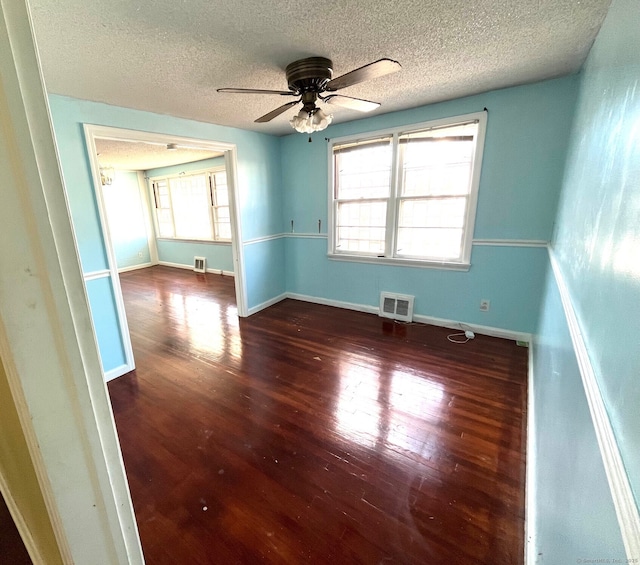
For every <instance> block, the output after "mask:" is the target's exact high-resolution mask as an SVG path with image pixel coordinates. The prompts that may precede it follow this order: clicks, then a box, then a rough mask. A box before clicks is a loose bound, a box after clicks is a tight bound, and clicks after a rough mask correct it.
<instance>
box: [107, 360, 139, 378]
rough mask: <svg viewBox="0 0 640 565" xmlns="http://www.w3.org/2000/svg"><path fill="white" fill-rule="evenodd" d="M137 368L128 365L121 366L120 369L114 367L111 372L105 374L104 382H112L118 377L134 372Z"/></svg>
mask: <svg viewBox="0 0 640 565" xmlns="http://www.w3.org/2000/svg"><path fill="white" fill-rule="evenodd" d="M134 368H135V367H130V366H129V365H127V364H126V363H125V364H124V365H119V366H118V367H114V368H113V369H111V370H110V371H107V372H106V373H105V374H104V380H105V381H106V382H109V381H112V380H113V379H115V378H117V377H121V376H122V375H126V374H127V373H128V372H130V371H132V370H133V369H134Z"/></svg>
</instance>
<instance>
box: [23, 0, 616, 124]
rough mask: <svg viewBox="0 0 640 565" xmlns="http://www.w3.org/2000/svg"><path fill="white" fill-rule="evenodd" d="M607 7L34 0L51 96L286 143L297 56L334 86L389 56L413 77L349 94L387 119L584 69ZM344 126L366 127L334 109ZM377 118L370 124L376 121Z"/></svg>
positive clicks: (600, 0)
mask: <svg viewBox="0 0 640 565" xmlns="http://www.w3.org/2000/svg"><path fill="white" fill-rule="evenodd" d="M609 3H610V0H472V1H470V0H384V1H383V0H378V1H375V2H374V1H372V0H326V1H324V2H311V1H309V0H296V1H292V0H282V1H276V2H263V1H259V0H249V1H242V0H241V1H238V0H217V1H216V2H211V0H110V1H109V2H105V1H104V0H31V7H32V13H33V21H34V26H35V32H36V40H37V42H38V47H39V50H40V56H41V60H42V66H43V70H44V75H45V81H46V84H47V88H48V90H49V91H50V92H53V93H58V94H66V95H69V96H74V97H78V98H83V99H87V100H95V101H100V102H106V103H109V104H114V105H118V106H124V107H128V108H136V109H141V110H149V111H152V112H157V113H160V114H169V115H173V116H180V117H185V118H191V119H195V120H199V121H204V122H211V123H216V124H222V125H228V126H234V127H239V128H244V129H251V130H254V131H261V132H265V133H271V134H276V135H282V134H287V133H290V132H291V131H292V130H291V128H290V126H289V124H288V123H287V121H288V120H289V119H290V118H291V117H292V115H293V114H294V113H295V111H296V110H294V109H292V110H289V111H287V112H285V113H284V114H283V115H281V116H279V117H278V118H276V119H275V120H273V121H272V122H270V123H268V124H255V123H254V122H253V120H254V119H255V118H258V117H259V116H261V115H263V114H265V113H267V112H268V111H270V110H272V109H274V108H276V107H277V106H279V105H281V104H283V103H284V102H285V101H288V100H289V99H286V100H285V99H283V98H282V97H279V96H277V95H270V96H260V95H246V94H243V95H240V94H235V95H234V94H220V93H217V92H216V88H221V87H242V88H268V89H278V90H283V89H285V90H286V87H287V85H286V80H285V75H284V68H285V67H286V65H287V64H288V63H290V62H292V61H294V60H296V59H299V58H302V57H308V56H324V57H328V58H330V59H332V60H333V63H334V76H338V75H341V74H343V73H345V72H347V71H350V70H352V69H353V68H356V67H360V66H362V65H364V64H366V63H369V62H371V61H375V60H377V59H380V58H382V57H389V58H391V59H395V60H397V61H399V62H400V63H401V64H402V66H403V70H402V71H400V72H399V73H396V74H393V75H388V76H386V77H382V78H378V79H375V80H372V81H370V82H366V83H362V84H359V85H355V86H352V87H349V88H347V89H345V90H342V91H340V92H341V93H343V94H346V95H348V96H355V97H362V98H366V99H369V100H374V101H377V102H381V103H382V107H381V108H379V109H378V110H376V111H375V112H374V113H376V114H379V113H385V112H390V111H394V110H400V109H404V108H411V107H416V106H420V105H423V104H428V103H433V102H437V101H442V100H449V99H453V98H459V97H461V96H466V95H469V94H474V93H478V92H484V91H487V90H492V89H496V88H502V87H506V86H513V85H517V84H523V83H528V82H534V81H538V80H542V79H546V78H551V77H557V76H561V75H565V74H568V73H572V72H575V71H577V70H578V69H579V68H580V66H581V65H582V63H583V62H584V59H585V58H586V55H587V53H588V50H589V48H590V47H591V44H592V42H593V40H594V38H595V35H596V33H597V31H598V29H599V27H600V25H601V23H602V20H603V19H604V16H605V15H606V11H607V8H608V6H609ZM331 111H332V113H333V114H334V122H343V121H349V120H353V119H357V118H360V117H363V116H364V115H363V114H359V113H358V112H355V111H353V110H347V109H344V108H338V107H336V106H331ZM367 115H370V114H367Z"/></svg>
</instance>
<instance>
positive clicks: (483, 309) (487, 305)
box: [480, 298, 491, 312]
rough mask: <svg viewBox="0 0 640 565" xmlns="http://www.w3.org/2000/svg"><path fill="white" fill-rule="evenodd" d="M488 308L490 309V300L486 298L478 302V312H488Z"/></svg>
mask: <svg viewBox="0 0 640 565" xmlns="http://www.w3.org/2000/svg"><path fill="white" fill-rule="evenodd" d="M490 308H491V300H487V299H486V298H483V299H482V300H481V301H480V312H488V311H489V309H490Z"/></svg>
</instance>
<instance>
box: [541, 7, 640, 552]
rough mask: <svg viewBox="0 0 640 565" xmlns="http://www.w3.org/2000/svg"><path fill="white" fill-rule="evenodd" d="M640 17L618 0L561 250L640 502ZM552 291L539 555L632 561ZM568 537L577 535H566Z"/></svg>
mask: <svg viewBox="0 0 640 565" xmlns="http://www.w3.org/2000/svg"><path fill="white" fill-rule="evenodd" d="M638 22H640V3H638V2H637V1H636V0H614V1H613V3H612V5H611V7H610V10H609V13H608V16H607V18H606V20H605V22H604V24H603V26H602V28H601V30H600V33H599V35H598V37H597V39H596V41H595V43H594V45H593V48H592V50H591V53H590V55H589V58H588V59H587V62H586V64H585V67H584V69H583V72H582V75H581V80H580V88H579V96H578V100H577V109H576V115H575V120H574V125H573V131H572V133H571V139H570V145H569V151H568V157H567V165H566V172H565V177H564V182H563V188H562V192H561V197H560V203H559V206H558V214H557V219H556V222H557V228H556V234H555V237H554V239H553V243H552V252H553V253H554V256H555V257H556V259H557V261H558V264H559V267H560V270H561V272H562V274H563V278H564V279H565V282H566V284H567V287H568V290H569V294H570V300H571V302H572V303H573V308H574V310H575V311H576V315H577V318H578V323H579V325H580V331H581V333H582V334H583V337H584V340H585V344H586V347H587V350H588V354H589V358H590V360H591V363H592V365H593V369H594V372H595V374H596V378H597V381H598V384H599V387H600V390H601V392H602V395H603V398H604V401H605V405H606V408H607V412H608V415H609V418H610V420H611V423H612V425H613V429H614V432H615V435H616V439H617V442H618V445H619V447H620V450H621V454H622V458H623V461H624V464H625V467H626V471H627V474H628V476H629V479H630V482H631V485H632V488H633V489H634V493H635V497H636V500H638V499H639V498H640V496H639V495H640V409H639V406H640V347H639V345H638V344H639V338H638V336H640V88H639V84H640V33H639V32H638ZM548 289H550V290H548V292H547V294H546V295H545V297H544V300H543V302H542V316H541V320H542V323H541V326H540V330H539V333H540V337H539V344H538V347H537V348H536V352H537V354H536V356H535V359H534V376H535V383H534V389H535V391H536V403H537V404H536V409H535V410H536V413H537V417H536V434H537V437H538V447H537V449H536V453H535V456H536V459H537V461H538V474H539V476H538V481H537V490H538V493H539V497H538V504H539V508H538V509H537V513H538V519H537V520H536V523H537V527H538V529H539V536H538V539H537V546H538V547H537V548H536V553H537V552H542V553H543V555H544V556H545V559H544V560H541V562H544V563H548V562H549V563H551V562H552V563H565V562H566V563H569V562H575V561H576V559H578V558H581V559H584V558H587V557H592V558H610V559H613V558H616V559H623V558H624V552H623V550H622V548H621V547H620V541H619V539H618V538H619V534H616V532H617V523H616V519H615V516H614V514H613V511H612V504H611V498H610V493H609V487H608V485H607V483H606V480H605V477H604V476H603V472H602V470H601V469H600V467H601V457H600V454H599V450H598V446H597V444H596V441H595V437H594V433H593V429H594V428H593V425H592V423H591V421H590V418H589V417H588V416H587V414H586V408H585V402H586V401H585V394H584V390H583V388H582V386H581V385H580V383H579V377H578V371H577V367H576V361H575V355H574V353H573V349H572V344H571V341H570V338H569V335H568V332H567V330H566V328H565V326H566V321H565V317H564V313H563V310H562V307H561V305H560V302H559V300H558V297H557V290H556V288H555V283H554V282H553V281H550V282H549V283H548ZM558 507H559V508H560V509H561V511H559V510H558ZM575 524H579V526H580V530H578V531H576V528H575ZM554 527H555V531H554ZM558 531H562V532H567V533H568V536H567V537H566V538H564V537H563V538H560V537H559V536H558V534H557V532H558ZM607 538H609V542H610V544H613V546H611V545H610V544H609V543H607ZM587 549H588V550H589V553H588V554H587V553H585V551H586V550H587ZM569 550H572V553H570V552H569ZM564 556H567V558H566V560H565V559H564ZM634 557H640V556H634Z"/></svg>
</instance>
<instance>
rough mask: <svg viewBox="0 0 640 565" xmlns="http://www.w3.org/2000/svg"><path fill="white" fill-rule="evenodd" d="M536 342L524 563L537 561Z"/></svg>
mask: <svg viewBox="0 0 640 565" xmlns="http://www.w3.org/2000/svg"><path fill="white" fill-rule="evenodd" d="M535 347H536V344H535V342H534V341H533V340H532V341H531V342H529V367H528V373H527V436H526V437H527V440H526V441H527V448H526V449H527V455H526V467H525V472H526V475H525V487H524V488H525V502H524V565H534V564H535V562H536V465H537V458H536V427H535V395H534V378H533V376H534V375H533V350H534V348H535Z"/></svg>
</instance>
